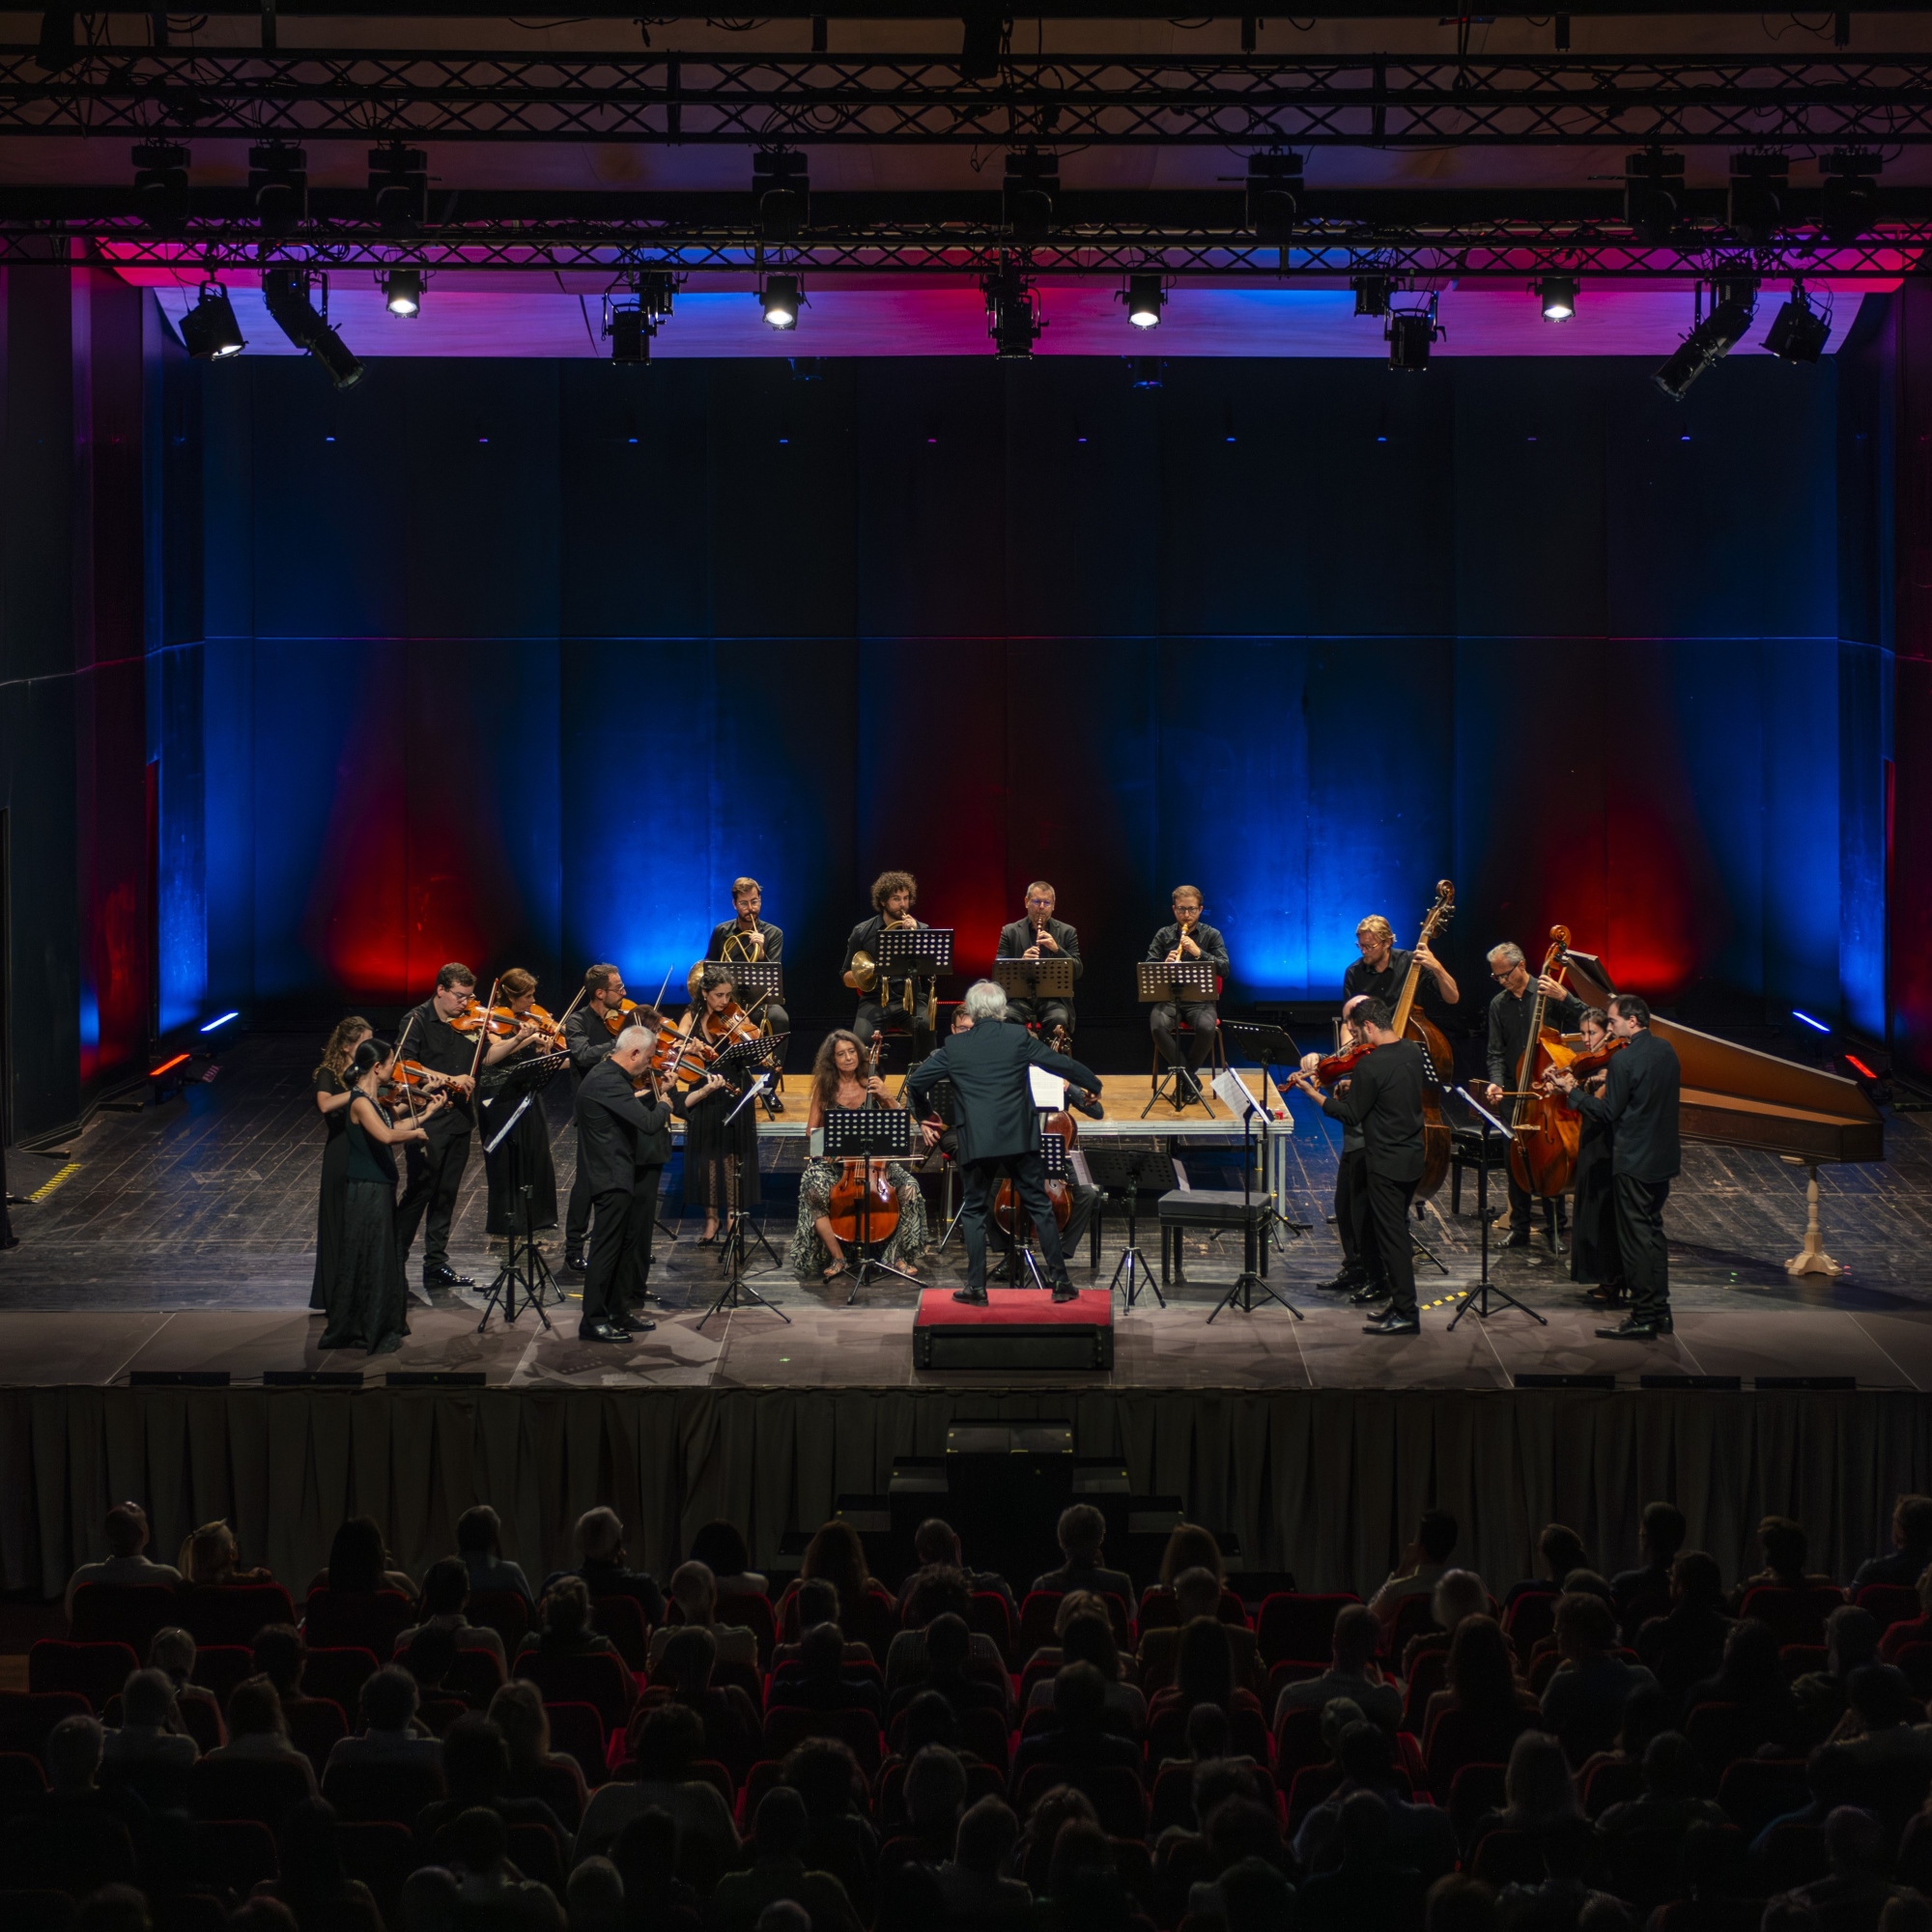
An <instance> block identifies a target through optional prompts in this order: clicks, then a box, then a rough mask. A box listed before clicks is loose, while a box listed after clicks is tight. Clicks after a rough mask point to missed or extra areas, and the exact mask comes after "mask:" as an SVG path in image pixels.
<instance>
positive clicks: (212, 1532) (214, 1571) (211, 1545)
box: [175, 1522, 275, 1590]
mask: <svg viewBox="0 0 1932 1932" xmlns="http://www.w3.org/2000/svg"><path fill="white" fill-rule="evenodd" d="M175 1562H176V1565H177V1566H178V1568H179V1570H180V1573H181V1579H182V1581H183V1582H184V1583H185V1584H186V1585H187V1586H188V1587H189V1588H190V1589H196V1590H217V1589H222V1588H225V1587H227V1586H228V1585H230V1584H252V1583H272V1582H273V1581H274V1580H275V1579H274V1577H272V1576H271V1575H270V1573H269V1572H268V1571H266V1570H254V1569H246V1568H244V1567H243V1566H242V1562H241V1546H240V1545H239V1544H238V1543H237V1542H236V1541H235V1532H234V1531H233V1530H232V1529H230V1528H229V1527H228V1525H227V1524H226V1523H225V1522H205V1523H203V1524H202V1526H201V1527H200V1528H199V1529H191V1530H189V1531H188V1533H187V1539H186V1541H185V1542H184V1543H183V1545H182V1547H181V1554H180V1555H179V1556H177V1557H176V1558H175Z"/></svg>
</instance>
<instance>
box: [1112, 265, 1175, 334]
mask: <svg viewBox="0 0 1932 1932" xmlns="http://www.w3.org/2000/svg"><path fill="white" fill-rule="evenodd" d="M1120 299H1121V300H1122V301H1123V302H1125V303H1126V305H1127V320H1128V321H1129V322H1130V323H1132V324H1133V326H1134V327H1136V328H1157V327H1159V326H1160V312H1161V310H1162V309H1164V308H1165V307H1166V306H1167V291H1166V289H1164V288H1163V287H1162V286H1161V278H1160V276H1159V275H1158V274H1149V275H1129V276H1128V277H1127V286H1126V289H1125V291H1124V292H1123V293H1122V296H1121V298H1120Z"/></svg>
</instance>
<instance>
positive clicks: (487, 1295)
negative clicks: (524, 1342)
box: [476, 1053, 570, 1335]
mask: <svg viewBox="0 0 1932 1932" xmlns="http://www.w3.org/2000/svg"><path fill="white" fill-rule="evenodd" d="M569 1064H570V1056H569V1054H567V1053H547V1054H544V1055H542V1056H541V1057H540V1058H538V1059H534V1060H527V1061H525V1062H523V1063H522V1064H521V1065H512V1066H511V1067H510V1068H509V1070H508V1071H507V1072H505V1073H504V1074H503V1076H502V1078H501V1079H499V1080H494V1081H492V1082H491V1085H492V1086H493V1087H495V1088H496V1089H497V1096H498V1099H497V1104H499V1105H500V1104H501V1102H502V1101H503V1100H506V1099H508V1098H509V1096H510V1095H511V1094H517V1095H518V1099H517V1104H516V1106H515V1107H513V1108H512V1109H511V1111H510V1118H509V1119H508V1120H507V1121H505V1122H503V1124H502V1125H501V1126H500V1127H498V1128H497V1133H496V1137H495V1138H494V1139H493V1140H491V1141H489V1142H487V1143H486V1144H485V1145H484V1149H483V1151H484V1153H485V1155H486V1156H487V1155H489V1154H493V1153H495V1152H496V1151H497V1149H498V1148H503V1150H504V1153H503V1159H504V1163H505V1166H506V1169H507V1172H506V1173H505V1176H504V1179H505V1183H506V1185H507V1188H508V1191H509V1195H510V1198H511V1200H512V1201H513V1202H515V1203H516V1204H517V1206H516V1208H515V1210H514V1211H515V1218H516V1220H517V1222H518V1223H520V1224H521V1225H519V1226H516V1227H513V1228H512V1229H511V1231H510V1237H509V1241H508V1244H507V1246H506V1247H505V1249H504V1251H503V1265H502V1266H501V1267H499V1268H498V1269H497V1278H496V1280H495V1281H493V1282H492V1283H491V1284H490V1286H489V1287H488V1288H487V1289H486V1290H485V1291H484V1293H483V1317H482V1320H481V1321H478V1322H477V1324H476V1332H477V1333H478V1334H479V1335H480V1334H481V1333H482V1332H483V1330H484V1328H485V1326H486V1325H487V1324H488V1322H489V1320H490V1311H491V1309H493V1308H497V1309H500V1310H501V1312H502V1316H503V1321H504V1325H505V1326H511V1325H514V1323H515V1321H516V1319H517V1315H518V1313H519V1311H518V1308H517V1291H518V1290H519V1289H522V1290H523V1293H524V1306H525V1307H526V1308H534V1309H535V1310H536V1312H537V1320H538V1321H541V1322H542V1323H543V1325H544V1326H545V1327H546V1328H548V1327H549V1326H550V1317H549V1316H548V1315H546V1314H545V1313H544V1293H545V1291H546V1290H548V1291H549V1293H550V1298H551V1299H552V1300H553V1301H558V1302H560V1301H562V1299H563V1290H562V1289H560V1288H559V1287H558V1286H557V1283H556V1277H555V1276H554V1274H552V1273H551V1271H550V1264H549V1263H548V1262H546V1261H545V1260H544V1258H543V1250H542V1249H541V1248H540V1247H538V1246H537V1237H536V1230H535V1229H534V1228H532V1227H531V1226H530V1216H531V1212H532V1208H531V1196H532V1195H533V1194H534V1193H535V1192H536V1183H535V1182H534V1181H530V1180H526V1179H524V1159H523V1151H522V1149H520V1148H519V1147H518V1146H517V1144H516V1142H515V1141H513V1140H511V1139H510V1135H511V1134H512V1133H513V1132H514V1131H515V1130H516V1125H517V1122H519V1121H521V1120H522V1119H523V1118H524V1116H525V1115H526V1113H527V1112H528V1111H529V1110H530V1108H531V1107H532V1106H533V1105H534V1104H535V1103H536V1098H537V1095H538V1094H541V1093H542V1092H543V1090H544V1089H545V1088H546V1087H548V1086H549V1085H550V1083H551V1082H552V1081H553V1080H554V1079H555V1078H556V1076H557V1074H558V1073H559V1072H561V1071H562V1070H563V1068H564V1067H565V1066H567V1065H569Z"/></svg>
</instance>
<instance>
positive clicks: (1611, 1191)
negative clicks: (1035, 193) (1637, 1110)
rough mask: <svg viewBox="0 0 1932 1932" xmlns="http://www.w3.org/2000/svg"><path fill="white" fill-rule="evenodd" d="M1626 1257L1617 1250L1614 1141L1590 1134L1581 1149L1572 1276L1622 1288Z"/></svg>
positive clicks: (1572, 1233) (1572, 1235)
mask: <svg viewBox="0 0 1932 1932" xmlns="http://www.w3.org/2000/svg"><path fill="white" fill-rule="evenodd" d="M1623 1278H1624V1264H1623V1257H1622V1255H1621V1254H1620V1253H1619V1252H1618V1249H1617V1201H1616V1190H1615V1188H1614V1187H1613V1185H1612V1183H1611V1178H1610V1144H1609V1140H1608V1138H1607V1136H1605V1138H1604V1139H1602V1140H1598V1139H1595V1138H1593V1137H1589V1136H1586V1137H1585V1139H1584V1141H1583V1143H1582V1145H1581V1146H1580V1147H1579V1148H1578V1149H1577V1210H1576V1212H1575V1214H1574V1215H1573V1216H1572V1217H1571V1222H1570V1279H1571V1280H1572V1281H1582V1282H1595V1283H1600V1284H1602V1285H1603V1286H1605V1287H1608V1288H1617V1287H1621V1286H1622V1284H1623Z"/></svg>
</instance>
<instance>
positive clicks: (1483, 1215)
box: [1447, 1087, 1549, 1334]
mask: <svg viewBox="0 0 1932 1932" xmlns="http://www.w3.org/2000/svg"><path fill="white" fill-rule="evenodd" d="M1456 1096H1457V1098H1458V1099H1460V1100H1461V1101H1463V1104H1464V1105H1465V1106H1466V1107H1468V1109H1469V1110H1470V1112H1471V1113H1473V1114H1474V1115H1475V1116H1476V1119H1477V1121H1478V1122H1480V1125H1481V1132H1482V1136H1483V1157H1482V1160H1481V1161H1480V1162H1479V1163H1478V1165H1477V1168H1476V1220H1477V1222H1478V1223H1479V1225H1480V1226H1481V1228H1482V1231H1483V1236H1482V1238H1483V1264H1482V1272H1481V1274H1480V1275H1479V1276H1478V1277H1477V1281H1476V1285H1475V1287H1474V1288H1472V1289H1471V1290H1470V1291H1469V1292H1468V1293H1467V1294H1466V1295H1464V1296H1463V1305H1462V1307H1461V1308H1459V1309H1457V1311H1456V1313H1455V1314H1454V1315H1453V1316H1451V1317H1450V1319H1449V1327H1448V1330H1447V1332H1448V1333H1451V1334H1453V1333H1454V1332H1455V1329H1456V1323H1457V1322H1459V1321H1462V1319H1463V1316H1465V1315H1466V1314H1468V1312H1469V1311H1470V1310H1471V1309H1472V1308H1473V1309H1474V1310H1475V1311H1476V1315H1477V1317H1478V1318H1479V1319H1480V1320H1482V1321H1488V1320H1489V1319H1490V1296H1491V1295H1492V1294H1493V1295H1494V1296H1495V1298H1496V1299H1497V1300H1498V1301H1506V1302H1508V1303H1509V1305H1510V1306H1511V1307H1512V1308H1514V1309H1516V1310H1518V1311H1519V1312H1520V1313H1521V1314H1523V1315H1527V1316H1528V1317H1529V1319H1530V1320H1531V1321H1534V1322H1536V1323H1537V1324H1538V1325H1539V1326H1541V1327H1544V1328H1548V1326H1549V1323H1548V1321H1545V1320H1544V1319H1543V1317H1542V1316H1541V1315H1539V1314H1538V1313H1537V1312H1536V1310H1535V1309H1533V1308H1531V1307H1529V1306H1528V1304H1527V1303H1525V1302H1521V1301H1519V1300H1518V1299H1517V1298H1516V1296H1515V1295H1513V1294H1511V1293H1509V1292H1508V1291H1507V1290H1505V1289H1500V1288H1498V1287H1496V1285H1495V1284H1494V1283H1493V1282H1492V1281H1491V1279H1490V1136H1491V1134H1492V1132H1493V1133H1494V1135H1495V1137H1496V1138H1497V1139H1498V1140H1500V1141H1501V1142H1502V1144H1503V1150H1504V1151H1503V1158H1504V1159H1505V1160H1507V1159H1508V1158H1509V1144H1510V1140H1511V1138H1512V1137H1511V1134H1510V1130H1509V1129H1508V1128H1507V1127H1506V1126H1504V1125H1503V1123H1502V1122H1500V1121H1499V1120H1497V1119H1496V1117H1495V1116H1494V1115H1493V1114H1492V1113H1491V1112H1490V1110H1489V1109H1488V1108H1487V1107H1485V1106H1484V1105H1483V1104H1482V1102H1481V1101H1480V1100H1477V1099H1474V1098H1472V1097H1471V1095H1470V1093H1469V1090H1468V1089H1467V1088H1466V1087H1458V1088H1457V1089H1456ZM1497 1211H1498V1212H1500V1211H1501V1210H1500V1209H1498V1210H1497Z"/></svg>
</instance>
